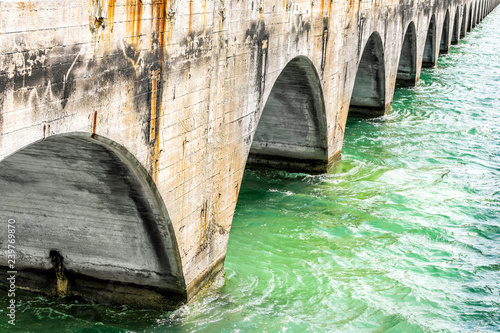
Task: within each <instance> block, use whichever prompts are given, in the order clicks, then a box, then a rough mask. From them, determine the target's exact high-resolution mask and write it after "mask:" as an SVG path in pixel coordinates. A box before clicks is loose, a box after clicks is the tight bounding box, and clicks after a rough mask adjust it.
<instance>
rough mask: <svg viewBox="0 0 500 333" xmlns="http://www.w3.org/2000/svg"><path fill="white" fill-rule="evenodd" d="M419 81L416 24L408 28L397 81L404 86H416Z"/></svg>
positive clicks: (411, 23)
mask: <svg viewBox="0 0 500 333" xmlns="http://www.w3.org/2000/svg"><path fill="white" fill-rule="evenodd" d="M416 81H417V33H416V29H415V24H414V23H413V22H410V24H408V27H407V28H406V33H405V36H404V41H403V46H402V48H401V55H400V57H399V63H398V74H397V77H396V82H397V83H398V84H401V85H404V86H414V85H415V83H416Z"/></svg>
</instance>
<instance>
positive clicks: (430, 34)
mask: <svg viewBox="0 0 500 333" xmlns="http://www.w3.org/2000/svg"><path fill="white" fill-rule="evenodd" d="M435 65H436V17H435V16H434V15H432V18H431V21H430V22H429V29H428V30H427V37H426V39H425V47H424V55H423V57H422V66H423V67H434V66H435Z"/></svg>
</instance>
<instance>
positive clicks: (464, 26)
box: [460, 5, 467, 38]
mask: <svg viewBox="0 0 500 333" xmlns="http://www.w3.org/2000/svg"><path fill="white" fill-rule="evenodd" d="M466 35H467V5H464V12H463V14H462V27H461V29H460V38H464V37H465V36H466Z"/></svg>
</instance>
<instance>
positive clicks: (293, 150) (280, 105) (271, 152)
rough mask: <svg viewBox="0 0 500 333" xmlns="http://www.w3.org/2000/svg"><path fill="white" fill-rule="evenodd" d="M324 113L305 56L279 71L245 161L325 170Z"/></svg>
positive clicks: (314, 74)
mask: <svg viewBox="0 0 500 333" xmlns="http://www.w3.org/2000/svg"><path fill="white" fill-rule="evenodd" d="M326 124H327V122H326V113H325V105H324V100H323V90H322V87H321V82H320V79H319V76H318V73H317V71H316V68H315V67H314V64H313V63H312V62H311V60H309V58H307V57H305V56H298V57H295V58H294V59H292V60H291V61H290V62H289V63H288V64H287V65H286V66H285V68H284V69H283V70H282V71H281V73H280V75H279V76H278V78H277V80H276V81H275V83H274V85H273V88H272V90H271V93H270V95H269V97H268V99H267V101H266V104H265V106H264V109H263V111H262V115H261V117H260V120H259V123H258V126H257V129H256V131H255V134H254V138H253V142H252V146H251V148H250V154H249V156H248V163H249V164H254V165H255V164H260V165H262V164H263V165H267V166H271V167H275V168H284V169H292V170H306V171H312V172H326V170H327V168H328V152H327V131H326V126H327V125H326Z"/></svg>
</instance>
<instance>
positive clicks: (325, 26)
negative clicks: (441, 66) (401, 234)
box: [0, 0, 500, 306]
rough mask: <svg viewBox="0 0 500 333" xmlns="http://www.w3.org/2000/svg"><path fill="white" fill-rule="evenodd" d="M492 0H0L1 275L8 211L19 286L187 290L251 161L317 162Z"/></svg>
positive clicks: (135, 299)
mask: <svg viewBox="0 0 500 333" xmlns="http://www.w3.org/2000/svg"><path fill="white" fill-rule="evenodd" d="M499 1H500V0H446V1H437V0H411V1H410V0H400V1H394V0H349V1H347V0H335V1H333V0H265V1H264V0H199V1H198V0H191V1H189V0H157V1H149V0H91V1H90V2H89V1H87V0H85V1H64V0H45V1H42V0H31V1H28V0H26V1H18V0H6V1H2V2H1V3H0V9H1V10H0V15H1V16H0V23H1V25H0V134H1V135H0V161H1V162H0V193H1V196H0V219H1V221H2V224H3V226H1V227H0V230H1V232H0V242H2V253H1V257H0V265H1V266H3V268H4V269H3V270H2V271H3V272H4V274H5V272H6V270H7V269H8V268H7V267H8V265H10V264H12V262H8V260H9V259H11V258H9V257H8V254H9V253H8V252H7V245H8V243H7V239H8V234H7V223H8V221H10V222H11V224H15V228H16V229H15V241H16V242H15V246H16V248H15V256H16V257H15V259H16V261H15V269H16V270H17V284H18V286H20V287H26V288H29V289H31V290H35V291H43V292H46V293H51V294H57V295H61V296H64V295H84V296H86V297H90V298H93V299H95V300H97V301H101V302H126V303H130V304H133V305H137V306H151V305H153V304H154V305H155V306H170V305H176V304H178V303H180V302H184V301H186V300H188V299H190V298H191V297H192V296H193V295H194V294H195V293H196V292H197V291H198V290H200V288H202V287H203V286H204V285H206V284H207V283H208V282H210V281H211V280H212V279H213V278H214V277H215V276H216V275H217V274H219V273H221V272H222V271H223V263H224V258H225V254H226V246H227V242H228V237H229V230H230V227H231V221H232V218H233V212H234V208H235V205H236V201H237V198H238V192H239V188H240V183H241V180H242V176H243V171H244V169H245V166H246V164H247V162H248V163H253V164H259V165H263V166H266V167H275V168H284V169H291V170H299V171H304V172H314V173H318V172H319V173H321V172H326V171H327V170H328V169H329V168H330V167H331V166H332V164H334V163H335V162H336V161H338V159H339V158H340V153H341V150H342V141H343V137H344V128H345V124H346V119H347V117H348V116H350V115H355V116H361V117H376V116H381V115H383V114H384V113H385V112H386V110H387V109H388V108H390V106H391V102H392V97H393V93H394V89H395V85H396V83H399V84H401V85H410V86H411V85H414V84H415V83H416V81H417V80H418V78H419V75H420V71H421V67H423V66H425V67H427V66H428V67H431V66H435V65H436V62H437V59H438V56H439V54H441V53H446V52H448V50H449V49H450V45H451V44H457V43H459V40H460V39H462V38H464V37H466V35H467V33H468V32H470V31H471V29H472V28H474V27H475V25H476V24H478V23H479V22H480V21H481V20H482V19H483V18H484V17H485V16H486V15H487V14H488V13H489V12H490V11H491V10H493V9H494V8H495V6H497V5H498V3H499ZM9 219H10V220H9ZM249 255H251V254H249ZM4 281H5V280H4Z"/></svg>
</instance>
